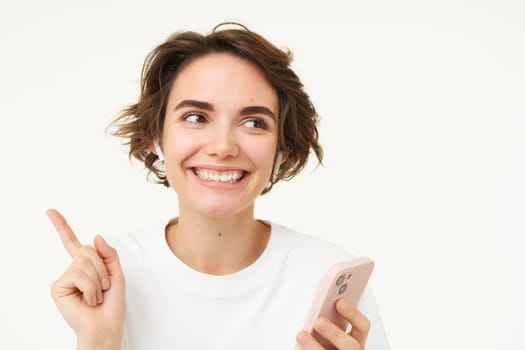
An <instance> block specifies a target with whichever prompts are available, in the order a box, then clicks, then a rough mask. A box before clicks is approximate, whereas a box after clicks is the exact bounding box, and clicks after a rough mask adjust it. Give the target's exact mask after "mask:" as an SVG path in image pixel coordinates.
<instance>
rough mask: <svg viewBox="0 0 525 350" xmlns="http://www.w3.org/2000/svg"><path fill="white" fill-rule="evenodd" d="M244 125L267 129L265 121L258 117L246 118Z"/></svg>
mask: <svg viewBox="0 0 525 350" xmlns="http://www.w3.org/2000/svg"><path fill="white" fill-rule="evenodd" d="M244 125H245V126H246V127H248V128H252V129H262V130H266V129H268V125H266V122H265V121H264V120H262V119H258V118H254V119H248V120H247V121H246V122H244Z"/></svg>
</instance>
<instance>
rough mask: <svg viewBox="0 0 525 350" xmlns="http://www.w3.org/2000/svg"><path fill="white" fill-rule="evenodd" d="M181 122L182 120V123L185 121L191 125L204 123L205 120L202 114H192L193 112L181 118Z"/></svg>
mask: <svg viewBox="0 0 525 350" xmlns="http://www.w3.org/2000/svg"><path fill="white" fill-rule="evenodd" d="M182 120H184V121H186V122H188V123H192V124H199V123H205V122H206V118H205V117H204V116H203V115H202V114H199V113H194V112H191V113H187V114H185V115H184V116H183V117H182Z"/></svg>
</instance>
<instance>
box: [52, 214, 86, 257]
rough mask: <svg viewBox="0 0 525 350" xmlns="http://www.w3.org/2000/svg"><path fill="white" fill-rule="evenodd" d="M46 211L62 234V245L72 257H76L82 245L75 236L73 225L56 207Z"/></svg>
mask: <svg viewBox="0 0 525 350" xmlns="http://www.w3.org/2000/svg"><path fill="white" fill-rule="evenodd" d="M46 213H47V216H48V217H49V219H51V222H52V223H53V226H55V229H56V230H57V232H58V235H59V236H60V240H61V241H62V245H63V246H64V248H66V251H67V253H68V254H69V256H70V257H74V256H75V255H76V253H77V251H78V249H79V248H80V246H81V244H80V242H79V241H78V239H77V236H75V233H74V232H73V230H72V229H71V227H69V225H68V223H67V221H66V219H64V217H63V216H62V215H60V213H59V212H58V211H56V210H55V209H49V210H48V211H47V212H46Z"/></svg>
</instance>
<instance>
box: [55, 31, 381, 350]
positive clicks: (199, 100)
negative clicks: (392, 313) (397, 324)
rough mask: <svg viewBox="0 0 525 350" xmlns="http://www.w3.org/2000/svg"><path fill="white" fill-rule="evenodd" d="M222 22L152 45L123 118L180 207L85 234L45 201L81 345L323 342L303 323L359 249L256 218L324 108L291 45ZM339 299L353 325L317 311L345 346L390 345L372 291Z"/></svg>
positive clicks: (322, 328)
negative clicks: (338, 268) (326, 280)
mask: <svg viewBox="0 0 525 350" xmlns="http://www.w3.org/2000/svg"><path fill="white" fill-rule="evenodd" d="M220 26H221V25H219V26H217V27H216V28H215V29H214V30H213V31H212V33H211V34H209V35H207V36H203V35H200V34H197V33H194V32H182V33H176V34H174V35H172V36H171V37H170V38H168V39H167V40H166V42H164V43H163V44H161V45H159V46H158V47H157V48H156V49H155V50H153V51H152V53H151V54H150V55H149V56H148V58H147V59H146V62H145V65H144V69H143V74H142V86H141V95H140V98H139V101H138V102H137V103H136V104H133V105H131V106H129V107H128V108H126V109H125V110H124V111H123V113H122V115H121V116H120V117H119V118H118V119H117V120H116V121H115V124H114V125H115V126H116V131H115V134H116V135H117V136H120V137H123V138H124V139H126V140H127V144H129V146H130V155H132V156H134V157H135V158H137V159H139V160H140V161H143V162H144V164H145V166H146V167H147V168H148V169H149V170H150V171H151V172H152V173H153V174H154V175H155V176H156V177H157V179H158V182H159V183H162V184H164V185H165V186H170V187H172V188H173V189H174V190H175V192H176V193H177V198H178V204H179V213H178V216H177V217H176V218H174V219H171V220H170V221H169V222H168V223H167V224H164V225H162V226H161V227H156V228H153V229H151V230H148V231H147V232H140V233H136V234H131V235H127V236H123V237H119V238H118V239H116V240H115V242H113V246H114V247H115V248H112V247H110V246H109V245H108V244H107V243H106V242H105V241H104V240H103V239H102V237H100V236H98V237H96V238H95V240H94V245H93V246H89V245H81V244H80V243H79V242H78V240H77V239H76V237H75V235H74V233H73V231H72V230H71V229H70V227H69V226H68V225H67V223H66V221H65V220H64V219H63V217H62V216H61V215H60V214H59V213H58V212H56V211H55V210H49V211H48V215H49V217H50V219H51V220H52V222H53V224H54V225H55V227H56V229H57V231H58V232H59V234H60V237H61V239H62V241H63V243H64V246H65V248H66V250H67V251H68V253H69V254H70V255H71V257H72V260H73V261H72V263H71V265H70V266H69V267H68V269H67V270H66V272H65V273H64V274H63V275H62V276H60V278H59V279H58V280H57V281H56V282H55V283H54V284H53V286H52V296H53V298H54V300H55V302H56V304H57V306H58V308H59V310H60V312H61V313H62V315H63V317H64V318H65V320H66V321H67V322H68V324H69V325H70V326H71V328H72V329H73V330H74V331H75V333H76V336H77V348H78V349H119V348H121V346H122V347H123V348H127V349H163V348H170V349H291V348H292V347H293V346H294V344H295V343H296V342H297V344H298V346H299V348H300V349H322V347H321V346H320V345H319V344H318V343H317V342H316V341H315V340H314V339H313V338H312V337H311V335H309V334H307V333H306V332H304V331H302V332H301V331H300V330H301V327H302V325H303V322H304V319H305V317H306V314H307V312H308V309H309V307H310V303H311V302H312V298H313V295H314V293H315V291H316V288H317V285H318V283H319V281H320V278H321V277H322V275H323V274H324V273H325V272H326V270H327V269H328V268H329V267H330V266H331V265H332V264H334V263H337V262H340V261H343V260H348V259H350V258H351V256H350V255H349V254H348V253H347V252H345V251H344V250H342V249H340V248H338V247H335V246H333V245H331V244H329V243H327V242H324V241H322V240H320V239H317V238H313V237H309V236H306V235H302V234H299V233H297V232H294V231H293V230H290V229H288V228H285V227H283V226H279V225H276V224H274V223H271V222H269V221H261V220H256V219H255V218H254V202H255V200H256V198H257V197H258V196H259V195H260V194H263V193H266V192H268V191H269V190H270V189H271V187H272V186H273V185H274V184H275V183H276V182H278V181H279V180H282V179H290V178H292V177H293V176H295V175H296V174H297V173H298V172H300V171H301V169H303V167H304V166H305V164H306V162H307V159H308V156H309V154H310V152H311V151H313V153H314V154H315V155H316V156H317V158H318V160H319V161H321V160H322V149H321V146H320V145H319V143H318V134H317V127H316V124H317V121H318V116H317V114H316V111H315V109H314V107H313V106H312V104H311V102H310V100H309V98H308V96H307V95H306V93H305V92H304V91H303V88H302V84H301V82H300V81H299V79H298V77H297V76H296V75H295V73H294V72H293V71H292V70H291V69H290V63H291V54H290V53H288V52H283V51H281V50H280V49H278V48H276V47H275V46H273V45H272V44H271V43H269V42H268V41H267V40H265V39H264V38H263V37H261V36H260V35H258V34H256V33H254V32H252V31H249V30H248V29H246V28H245V27H242V26H241V28H239V29H221V28H219V27H220ZM117 252H118V253H117ZM124 276H125V279H124ZM337 306H338V311H339V312H340V313H341V315H342V316H343V317H344V318H345V319H346V320H348V323H349V324H350V325H351V331H350V332H349V333H345V330H342V329H339V328H337V327H336V326H335V325H333V324H331V323H330V322H329V321H327V320H324V319H320V320H318V322H317V323H316V327H317V330H318V331H319V332H320V333H321V334H322V335H323V336H324V337H325V338H326V339H327V340H328V341H329V342H330V343H332V344H334V346H335V347H336V348H338V349H364V347H365V342H367V344H368V347H367V348H371V349H385V348H386V347H387V346H388V345H387V343H386V340H385V336H384V334H383V331H382V328H381V325H380V323H379V322H377V321H378V320H379V319H378V316H377V310H376V308H375V305H374V303H373V300H371V297H370V295H369V293H366V294H365V296H364V298H363V300H362V302H361V303H360V304H359V309H358V308H356V307H355V306H354V305H351V304H350V303H348V302H347V301H345V300H342V301H340V302H339V303H338V304H337ZM367 339H368V340H367Z"/></svg>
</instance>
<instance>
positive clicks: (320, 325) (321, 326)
mask: <svg viewBox="0 0 525 350" xmlns="http://www.w3.org/2000/svg"><path fill="white" fill-rule="evenodd" d="M315 328H316V329H317V330H318V331H319V332H321V333H326V332H327V331H328V328H330V324H329V323H328V321H327V320H325V319H324V318H320V319H318V320H317V322H316V323H315Z"/></svg>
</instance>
